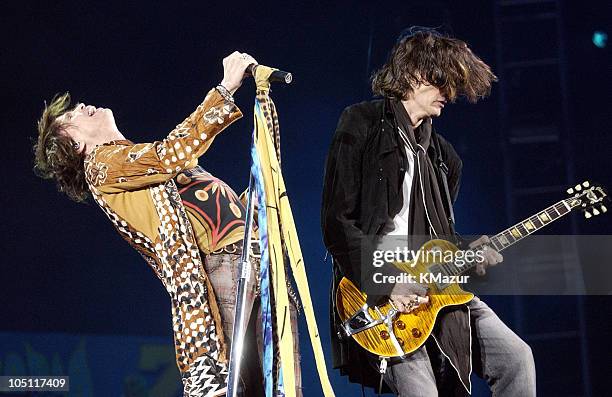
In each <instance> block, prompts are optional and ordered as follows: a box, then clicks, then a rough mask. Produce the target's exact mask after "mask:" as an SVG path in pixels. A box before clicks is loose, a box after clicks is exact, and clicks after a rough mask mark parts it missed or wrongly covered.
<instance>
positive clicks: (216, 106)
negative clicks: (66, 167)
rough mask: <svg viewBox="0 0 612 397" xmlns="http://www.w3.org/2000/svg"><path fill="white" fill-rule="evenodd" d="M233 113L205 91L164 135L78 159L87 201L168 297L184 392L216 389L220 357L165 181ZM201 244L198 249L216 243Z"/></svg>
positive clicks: (190, 242) (199, 270) (223, 371)
mask: <svg viewBox="0 0 612 397" xmlns="http://www.w3.org/2000/svg"><path fill="white" fill-rule="evenodd" d="M240 117H242V113H241V112H240V110H239V109H238V108H237V107H236V105H235V104H234V103H233V102H232V101H229V100H227V99H225V98H224V97H223V96H222V95H221V94H220V93H219V92H218V91H217V90H215V89H213V90H211V91H209V92H208V94H207V95H206V98H205V99H204V101H203V102H202V103H201V104H200V105H199V106H198V107H197V109H196V110H195V111H194V112H193V113H192V114H191V115H190V116H189V117H187V118H186V119H185V121H183V122H182V123H181V124H179V125H178V126H177V127H176V128H175V129H174V130H173V131H172V132H171V133H170V134H169V135H168V136H167V137H166V138H165V139H164V140H162V141H158V142H153V143H142V144H134V143H132V142H129V141H113V142H110V143H108V144H105V145H101V146H97V147H96V148H95V149H94V150H93V151H92V152H91V153H90V154H89V155H88V156H87V158H86V159H85V171H86V178H87V183H88V185H89V189H90V191H91V193H92V196H93V199H94V200H95V201H96V203H98V205H99V206H100V207H101V208H102V209H103V211H104V212H105V213H106V215H107V216H108V218H109V219H110V220H111V221H112V223H113V224H114V225H115V228H116V229H117V230H118V231H119V233H120V234H121V236H122V237H123V238H124V239H125V240H127V242H128V243H129V244H130V245H131V246H132V247H134V248H135V249H136V250H138V252H139V253H140V254H141V255H142V256H143V257H144V258H145V260H146V261H147V262H148V264H149V265H150V266H151V268H152V269H153V270H154V271H155V274H156V275H157V277H159V279H160V280H161V282H162V283H163V285H164V287H165V288H166V290H167V292H168V294H169V295H170V298H171V302H172V322H173V331H174V342H175V349H176V360H177V365H178V368H179V371H180V373H181V376H182V379H183V384H184V386H185V395H186V396H208V395H218V394H219V393H222V392H223V390H224V388H225V384H226V376H227V366H226V363H227V359H226V347H225V343H224V338H223V328H222V325H221V321H220V315H219V310H218V308H217V304H216V300H215V297H214V293H213V290H212V287H211V286H210V282H209V281H208V278H207V277H206V274H205V272H204V270H203V269H204V267H203V264H202V258H201V255H200V249H199V247H198V241H196V237H195V236H194V231H193V228H192V226H191V224H190V222H189V219H188V214H187V211H186V209H185V206H184V205H183V202H182V200H181V197H180V195H179V192H178V189H177V185H176V183H175V181H174V179H173V178H175V177H176V176H177V175H178V174H179V173H180V172H181V171H183V170H185V169H188V168H192V167H193V166H195V165H196V164H197V159H198V157H199V156H201V155H202V154H203V153H204V152H205V151H206V150H207V149H208V148H209V146H210V145H211V143H212V141H213V140H214V138H215V136H216V135H217V134H218V133H219V132H221V131H223V130H224V129H225V128H226V127H227V126H229V125H230V124H232V123H233V122H234V121H235V120H237V119H239V118H240ZM204 248H205V247H204ZM208 248H209V250H205V252H207V251H208V252H210V251H212V250H213V249H215V248H218V247H208Z"/></svg>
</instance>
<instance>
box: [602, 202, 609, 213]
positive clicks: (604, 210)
mask: <svg viewBox="0 0 612 397" xmlns="http://www.w3.org/2000/svg"><path fill="white" fill-rule="evenodd" d="M601 212H602V213H604V214H605V213H606V212H608V209H607V208H606V206H605V205H603V204H602V205H601Z"/></svg>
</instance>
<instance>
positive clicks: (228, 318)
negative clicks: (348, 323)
mask: <svg viewBox="0 0 612 397" xmlns="http://www.w3.org/2000/svg"><path fill="white" fill-rule="evenodd" d="M258 261H259V259H255V258H253V259H252V260H251V263H252V264H253V268H252V269H251V270H252V271H251V278H250V280H249V284H248V285H249V287H250V288H249V289H248V290H247V307H246V316H247V321H248V323H249V324H248V327H247V329H246V335H245V352H244V354H243V360H242V361H243V365H242V366H241V374H242V376H241V378H242V381H243V385H242V386H243V387H241V388H240V389H241V391H242V393H241V394H242V395H244V396H249V397H256V396H259V395H262V393H263V389H262V388H261V384H262V375H261V374H262V370H261V367H260V365H258V364H259V362H260V361H261V356H262V350H263V349H262V346H263V342H262V327H261V313H260V311H259V299H258V297H257V296H256V295H257V294H256V285H255V284H256V282H257V281H256V280H257V278H256V273H255V272H256V268H258V267H259V264H258ZM256 264H257V266H255V265H256ZM204 267H205V269H206V274H207V276H208V279H209V280H210V283H211V284H212V287H213V290H214V291H215V296H216V298H217V304H218V305H219V311H220V312H221V321H222V322H223V332H224V334H225V340H226V342H227V343H228V344H229V345H230V346H231V341H232V330H233V326H234V314H235V310H236V309H235V307H236V296H237V282H238V278H239V277H240V269H241V264H240V254H238V253H235V254H228V253H221V254H214V255H207V256H206V257H205V260H204ZM253 309H254V310H255V312H254V313H253ZM289 314H290V320H291V330H292V333H293V340H294V341H295V343H294V348H293V357H294V360H295V366H294V368H295V386H296V396H298V397H301V396H302V378H301V371H300V350H299V337H298V321H297V310H296V308H295V306H294V305H292V304H290V305H289ZM249 317H250V321H249V320H248V318H249ZM253 345H256V346H257V349H249V347H252V346H253ZM228 351H229V350H228ZM254 389H257V390H254Z"/></svg>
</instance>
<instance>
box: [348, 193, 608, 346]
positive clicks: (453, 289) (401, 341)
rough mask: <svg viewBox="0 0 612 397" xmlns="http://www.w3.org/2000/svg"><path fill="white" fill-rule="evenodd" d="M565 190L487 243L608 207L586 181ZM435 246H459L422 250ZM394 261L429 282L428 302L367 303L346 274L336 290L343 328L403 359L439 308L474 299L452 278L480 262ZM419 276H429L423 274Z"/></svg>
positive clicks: (504, 243)
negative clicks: (404, 306) (400, 306)
mask: <svg viewBox="0 0 612 397" xmlns="http://www.w3.org/2000/svg"><path fill="white" fill-rule="evenodd" d="M567 193H568V194H569V195H570V197H568V198H566V199H563V200H561V201H559V202H557V203H555V204H553V205H551V206H550V207H548V208H546V209H545V210H543V211H540V212H538V213H537V214H535V215H533V216H531V217H529V218H527V219H525V220H523V221H521V222H519V223H517V224H516V225H514V226H511V227H510V228H508V229H506V230H504V231H502V232H501V233H499V234H497V235H495V236H493V237H491V238H490V241H489V243H487V244H485V245H486V246H488V247H490V248H494V249H495V250H497V251H498V252H499V251H502V250H504V249H506V248H508V247H509V246H511V245H513V244H515V243H516V242H518V241H519V240H521V239H523V238H524V237H526V236H528V235H530V234H532V233H534V232H536V231H538V230H539V229H541V228H543V227H544V226H546V225H548V224H550V223H551V222H554V221H555V220H557V219H559V218H561V217H562V216H564V215H567V214H569V213H570V212H571V211H574V210H582V211H584V216H585V217H586V218H587V219H588V218H591V217H592V216H594V215H599V214H601V213H605V212H606V211H607V208H606V207H605V205H604V204H603V201H604V199H606V198H607V194H606V192H605V190H604V189H603V188H602V187H600V186H591V185H590V183H589V182H583V183H582V184H579V185H576V186H575V187H573V188H570V189H568V190H567ZM479 248H480V249H482V248H484V245H483V246H479V247H474V248H472V250H474V251H475V250H477V249H479ZM437 250H441V251H443V252H452V253H456V252H457V251H459V248H457V246H455V245H454V244H452V243H450V242H448V241H445V240H430V241H428V242H427V243H425V244H424V245H423V246H422V247H421V249H420V251H421V252H435V251H437ZM445 256H446V255H445ZM453 256H454V255H453ZM433 257H435V255H433ZM438 258H440V256H438ZM394 265H395V266H397V267H398V268H399V269H400V270H402V271H404V272H406V273H407V275H411V276H412V277H414V280H417V282H418V280H422V279H423V278H425V279H428V280H430V282H429V283H425V284H424V286H426V287H428V296H429V302H428V303H426V304H422V305H419V306H417V307H416V308H414V309H413V310H412V311H410V312H408V313H400V312H399V311H398V310H397V308H396V307H395V306H394V305H393V303H391V301H388V302H386V303H384V304H382V305H379V306H373V307H370V306H368V305H367V304H366V298H367V295H366V294H365V293H363V292H361V291H359V289H358V288H357V287H356V286H355V284H353V283H352V282H351V281H350V280H349V279H347V278H346V277H344V278H342V280H341V281H340V283H339V284H338V289H337V291H336V310H337V312H338V315H339V316H340V319H341V320H342V331H343V332H344V333H345V334H346V335H347V336H350V337H352V338H353V339H354V340H355V341H356V342H357V343H358V344H359V345H360V346H361V347H363V348H364V349H366V350H368V351H369V352H371V353H373V354H376V355H378V356H380V357H402V356H405V355H407V354H410V353H412V352H414V351H415V350H417V349H418V348H419V347H421V346H422V345H423V344H424V343H425V340H426V339H427V338H428V337H429V335H430V334H431V332H432V330H433V328H434V324H435V322H436V317H437V315H438V313H439V312H440V310H441V309H443V308H445V307H447V306H452V305H460V304H464V303H467V302H469V301H470V300H472V298H473V297H474V294H472V293H470V292H466V291H464V290H462V289H461V287H460V286H459V284H457V283H456V282H452V281H448V280H456V277H457V276H460V275H461V274H463V273H465V272H467V271H468V270H470V269H471V268H473V267H474V266H476V261H471V262H467V263H465V264H463V265H462V266H458V265H456V264H455V263H452V262H450V263H444V262H442V261H440V262H436V261H435V260H433V259H432V255H419V256H418V257H417V258H416V259H414V260H412V261H409V262H403V263H400V262H397V263H394ZM421 275H425V276H428V277H423V278H422V277H421ZM432 276H433V277H432ZM431 280H433V281H431Z"/></svg>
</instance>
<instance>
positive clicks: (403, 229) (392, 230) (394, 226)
mask: <svg viewBox="0 0 612 397" xmlns="http://www.w3.org/2000/svg"><path fill="white" fill-rule="evenodd" d="M405 148H406V155H407V156H408V162H407V164H406V174H405V175H404V183H403V184H402V196H403V197H404V204H403V205H402V209H401V210H400V212H398V213H397V215H395V217H394V218H393V219H390V220H389V221H387V224H386V225H385V228H384V230H383V234H385V235H390V236H393V235H401V236H407V235H408V216H409V212H410V194H411V193H412V178H413V177H414V154H413V153H412V150H410V148H409V147H408V146H405Z"/></svg>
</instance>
